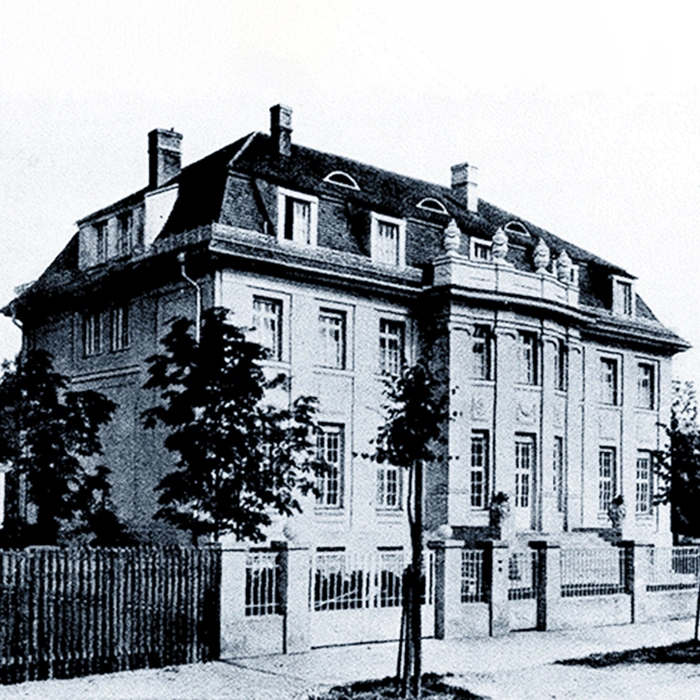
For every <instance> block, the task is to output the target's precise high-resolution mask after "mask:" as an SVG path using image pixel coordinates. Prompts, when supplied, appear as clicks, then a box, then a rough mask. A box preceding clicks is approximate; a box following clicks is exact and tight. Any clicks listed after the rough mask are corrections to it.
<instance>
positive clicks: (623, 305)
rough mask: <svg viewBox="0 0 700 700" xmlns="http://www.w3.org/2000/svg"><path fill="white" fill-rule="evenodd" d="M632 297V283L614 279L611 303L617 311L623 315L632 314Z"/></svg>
mask: <svg viewBox="0 0 700 700" xmlns="http://www.w3.org/2000/svg"><path fill="white" fill-rule="evenodd" d="M633 299H634V297H633V294H632V283H631V282H624V281H622V280H615V298H614V299H613V303H614V305H615V307H616V310H617V312H618V313H619V314H622V315H623V316H632V315H633V312H634V308H633V306H632V303H633Z"/></svg>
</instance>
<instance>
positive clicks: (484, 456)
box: [469, 431, 489, 508]
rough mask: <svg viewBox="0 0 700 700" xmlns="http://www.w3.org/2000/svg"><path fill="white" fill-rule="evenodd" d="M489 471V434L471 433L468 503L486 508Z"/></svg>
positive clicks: (483, 432) (482, 432) (474, 506)
mask: <svg viewBox="0 0 700 700" xmlns="http://www.w3.org/2000/svg"><path fill="white" fill-rule="evenodd" d="M488 472H489V435H488V433H487V432H485V431H474V432H473V433H472V445H471V465H470V470H469V494H470V496H469V504H470V505H471V507H472V508H486V505H487V504H486V494H487V493H488Z"/></svg>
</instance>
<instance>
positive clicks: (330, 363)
mask: <svg viewBox="0 0 700 700" xmlns="http://www.w3.org/2000/svg"><path fill="white" fill-rule="evenodd" d="M318 327H319V334H320V343H319V353H318V358H319V361H318V364H320V365H321V366H322V367H332V368H335V369H345V314H344V313H343V312H342V311H332V310H330V309H321V311H320V312H319V315H318Z"/></svg>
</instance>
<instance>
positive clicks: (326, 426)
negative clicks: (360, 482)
mask: <svg viewBox="0 0 700 700" xmlns="http://www.w3.org/2000/svg"><path fill="white" fill-rule="evenodd" d="M319 428H320V432H319V433H318V434H317V436H316V449H317V451H318V457H319V459H322V460H323V461H325V462H326V464H327V467H328V470H327V471H325V472H324V473H323V474H321V475H320V476H319V477H318V479H317V480H316V489H317V490H318V495H317V497H316V507H317V508H319V509H323V510H341V509H342V508H343V501H344V488H345V426H344V425H343V424H341V423H321V424H320V425H319ZM328 436H337V444H336V445H331V444H329V443H328V441H327V440H328ZM336 456H337V459H333V457H336ZM329 457H331V459H329ZM331 486H333V488H330V487H331Z"/></svg>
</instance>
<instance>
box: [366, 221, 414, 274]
mask: <svg viewBox="0 0 700 700" xmlns="http://www.w3.org/2000/svg"><path fill="white" fill-rule="evenodd" d="M380 224H389V225H390V226H396V227H397V232H398V237H399V238H398V241H397V250H396V257H397V260H396V262H387V261H386V260H380V259H379V250H380V248H379V246H380V243H379V226H380ZM370 254H371V257H372V262H373V263H377V264H378V265H386V266H387V267H397V268H403V267H405V266H406V222H405V221H404V220H403V219H395V218H394V217H392V216H384V215H383V214H377V213H375V212H371V224H370Z"/></svg>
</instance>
